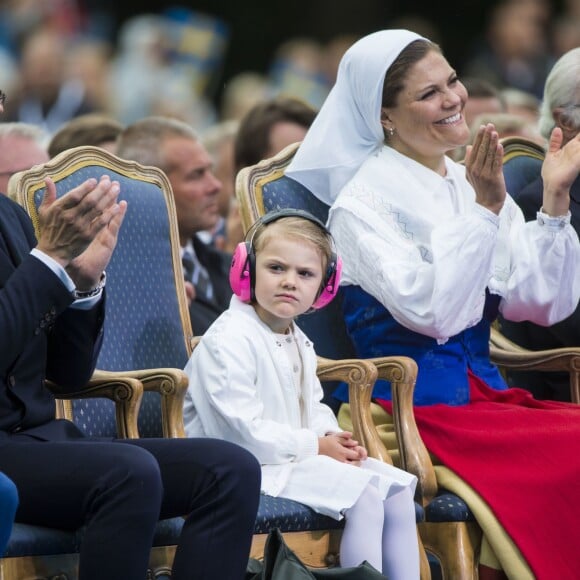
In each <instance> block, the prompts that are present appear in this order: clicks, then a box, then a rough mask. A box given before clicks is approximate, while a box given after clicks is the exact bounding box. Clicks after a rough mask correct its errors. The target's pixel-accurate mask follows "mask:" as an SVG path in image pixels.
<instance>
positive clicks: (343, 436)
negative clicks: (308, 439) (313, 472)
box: [318, 431, 367, 465]
mask: <svg viewBox="0 0 580 580" xmlns="http://www.w3.org/2000/svg"><path fill="white" fill-rule="evenodd" d="M318 454H319V455H328V456H329V457H332V458H333V459H336V460H337V461H340V462H342V463H352V464H355V465H360V462H361V461H364V460H365V459H366V458H367V451H366V449H365V448H364V447H362V446H361V445H359V444H358V441H355V440H354V439H353V438H352V433H350V432H349V431H342V432H340V433H328V434H327V435H325V436H324V437H319V439H318Z"/></svg>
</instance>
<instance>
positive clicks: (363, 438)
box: [317, 357, 393, 464]
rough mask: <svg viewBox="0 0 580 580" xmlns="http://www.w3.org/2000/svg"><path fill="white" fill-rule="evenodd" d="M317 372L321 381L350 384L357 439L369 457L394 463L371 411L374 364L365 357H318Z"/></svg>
mask: <svg viewBox="0 0 580 580" xmlns="http://www.w3.org/2000/svg"><path fill="white" fill-rule="evenodd" d="M317 375H318V378H319V379H320V380H321V381H344V382H346V383H347V384H348V399H349V403H350V409H351V417H352V425H353V431H354V437H355V439H356V440H357V441H359V443H360V444H361V445H362V446H363V447H365V448H366V450H367V452H368V454H369V456H370V457H374V458H375V459H379V460H381V461H385V462H386V463H390V464H392V463H393V461H392V460H391V456H390V455H389V452H388V451H387V448H386V447H385V446H384V444H383V442H382V441H381V438H380V437H379V434H378V432H377V430H376V428H375V426H374V423H373V419H372V415H371V408H370V403H371V394H372V390H373V386H374V384H375V381H376V379H377V369H376V368H375V366H374V365H373V364H372V363H371V362H369V361H368V360H364V359H341V360H332V359H327V358H323V357H318V369H317Z"/></svg>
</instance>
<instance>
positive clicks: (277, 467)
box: [184, 210, 419, 580]
mask: <svg viewBox="0 0 580 580" xmlns="http://www.w3.org/2000/svg"><path fill="white" fill-rule="evenodd" d="M246 239H247V240H249V241H246V242H242V243H241V244H240V245H239V246H238V248H237V250H236V253H235V254H234V259H233V261H232V270H231V273H230V282H231V283H232V289H233V290H234V296H233V297H232V301H231V303H230V307H229V310H227V311H226V312H224V313H223V314H222V315H221V316H220V317H219V318H218V319H217V320H216V321H215V322H214V323H213V325H212V326H211V327H210V328H209V330H208V331H207V332H206V333H205V334H204V336H203V338H202V339H201V341H200V344H199V345H198V347H197V348H196V349H195V351H194V353H193V355H192V357H191V359H190V360H189V362H188V364H187V366H186V369H185V370H186V372H187V373H188V375H189V377H190V385H189V390H188V393H187V396H186V402H185V408H184V417H185V426H186V431H187V434H188V435H189V436H191V437H199V436H206V437H216V438H221V439H226V440H229V441H235V442H236V443H238V444H239V445H242V446H243V447H245V448H246V449H248V450H249V451H251V452H252V453H254V455H255V456H256V457H257V458H258V460H259V461H260V463H261V464H262V493H265V494H268V495H272V496H277V497H285V498H288V499H292V500H295V501H298V502H301V503H303V504H305V505H308V506H310V507H311V508H312V509H314V510H315V511H317V512H319V513H322V514H325V515H327V516H330V517H332V518H335V519H337V520H339V519H342V517H345V518H346V522H345V528H344V532H343V535H342V542H341V547H340V558H341V564H342V566H345V567H346V566H356V565H358V564H360V563H361V562H362V561H363V560H367V561H368V562H369V563H370V564H372V565H373V566H374V567H375V568H376V569H377V570H382V572H383V574H386V575H387V576H388V577H389V578H390V579H391V580H398V579H415V580H416V579H417V578H419V550H418V543H417V532H416V525H415V508H414V503H413V495H414V489H415V483H416V480H415V477H414V476H412V475H411V474H408V473H406V472H404V471H402V470H400V469H397V468H395V467H393V466H391V465H387V464H383V463H381V462H379V461H376V460H374V459H371V458H367V453H366V450H365V449H364V448H363V447H361V446H360V445H358V443H357V442H356V441H355V440H354V439H353V437H352V434H351V433H349V432H344V431H341V429H340V428H339V426H338V423H337V421H336V418H335V416H334V414H333V413H332V411H331V409H330V408H329V407H328V406H326V405H325V404H323V403H322V402H321V399H322V395H323V391H322V387H321V384H320V382H319V380H318V378H317V376H316V354H315V352H314V349H313V348H312V343H311V342H310V341H309V340H308V338H307V337H306V336H305V335H304V333H303V332H302V331H301V330H300V329H299V328H298V326H296V324H294V318H295V317H296V316H298V315H300V314H303V313H304V312H307V311H308V310H310V309H311V308H319V307H321V306H324V305H325V304H327V303H328V302H330V300H331V299H332V298H333V297H334V295H335V294H336V292H337V290H338V284H339V278H340V260H339V259H337V257H336V254H335V253H334V250H333V247H334V245H333V241H332V238H331V236H330V234H329V232H328V231H327V229H326V228H325V226H324V225H323V224H322V223H321V222H319V221H318V220H317V219H316V218H314V217H313V216H311V215H310V214H308V213H306V212H302V211H299V210H282V211H279V212H274V213H270V214H266V215H265V216H264V217H263V218H262V219H260V220H258V222H256V223H255V224H254V225H253V226H252V228H251V229H250V231H249V232H248V236H247V238H246Z"/></svg>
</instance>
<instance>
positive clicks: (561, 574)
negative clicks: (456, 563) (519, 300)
mask: <svg viewBox="0 0 580 580" xmlns="http://www.w3.org/2000/svg"><path fill="white" fill-rule="evenodd" d="M469 383H470V403H469V404H467V405H461V406H457V407H455V406H450V405H443V404H438V405H432V406H425V407H423V406H417V407H415V409H414V411H415V419H416V421H417V426H418V428H419V432H420V433H421V437H422V438H423V441H424V443H425V445H426V446H427V449H429V451H430V452H431V453H433V454H434V455H435V456H436V457H437V458H438V459H439V460H440V462H441V463H442V464H443V465H445V466H447V467H448V468H449V469H451V470H452V471H454V472H455V473H456V474H457V475H459V476H460V477H461V478H462V479H463V480H465V481H466V482H467V483H468V484H469V485H470V486H471V487H473V489H475V490H476V491H477V492H478V493H479V495H481V497H482V498H483V499H484V500H485V501H486V502H487V504H488V505H489V507H490V508H491V510H492V511H493V512H494V514H495V516H496V518H497V519H498V521H499V522H500V523H501V524H502V526H503V527H504V529H505V531H506V532H507V534H508V535H509V536H510V537H511V538H512V540H513V541H514V543H515V544H516V545H517V546H518V548H519V550H520V552H521V553H522V555H523V557H524V558H525V559H526V561H527V562H528V564H529V566H530V568H531V569H532V571H533V573H534V574H535V575H536V577H537V578H538V579H541V580H554V579H556V578H557V579H559V580H567V579H571V580H572V579H575V578H580V531H579V527H580V405H573V404H570V403H558V402H553V401H537V400H535V399H534V398H533V397H532V396H531V395H530V393H528V392H527V391H525V390H523V389H508V390H506V391H496V390H494V389H491V388H490V387H488V386H487V385H486V384H485V383H484V382H483V381H482V380H481V379H479V378H477V377H475V376H473V375H470V381H469ZM377 403H379V404H380V405H381V406H382V407H383V408H385V409H386V410H387V412H389V413H391V411H392V404H391V402H390V401H382V400H378V401H377Z"/></svg>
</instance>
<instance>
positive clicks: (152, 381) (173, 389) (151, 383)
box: [123, 368, 189, 438]
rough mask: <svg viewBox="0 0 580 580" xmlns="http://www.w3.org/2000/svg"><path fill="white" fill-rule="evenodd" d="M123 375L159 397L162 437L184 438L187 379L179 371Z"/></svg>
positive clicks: (154, 371) (130, 372)
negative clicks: (137, 381)
mask: <svg viewBox="0 0 580 580" xmlns="http://www.w3.org/2000/svg"><path fill="white" fill-rule="evenodd" d="M123 375H125V376H127V377H130V378H134V379H137V380H139V381H140V382H141V383H143V390H144V391H148V392H155V393H159V395H160V396H161V417H162V422H163V424H162V428H163V436H164V437H170V438H180V437H185V428H184V426H183V402H184V400H185V393H186V392H187V387H188V385H189V379H188V377H187V375H186V374H185V372H184V371H182V370H181V369H172V368H165V369H143V370H137V371H124V372H123Z"/></svg>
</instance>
